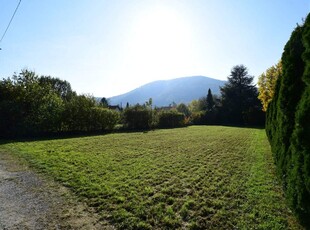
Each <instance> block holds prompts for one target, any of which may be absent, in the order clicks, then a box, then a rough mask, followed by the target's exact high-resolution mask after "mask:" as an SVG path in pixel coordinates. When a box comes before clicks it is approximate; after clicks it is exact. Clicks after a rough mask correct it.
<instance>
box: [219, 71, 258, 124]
mask: <svg viewBox="0 0 310 230" xmlns="http://www.w3.org/2000/svg"><path fill="white" fill-rule="evenodd" d="M253 78H254V77H253V76H250V75H248V70H247V68H246V67H245V66H244V65H237V66H234V67H233V68H232V70H231V74H230V77H228V82H227V83H226V84H225V85H224V86H223V87H221V96H222V107H221V113H222V115H223V121H222V122H224V123H229V124H235V125H244V124H248V125H259V124H260V123H263V121H255V123H254V124H251V123H248V122H249V121H251V119H249V116H250V114H249V112H250V111H255V112H257V113H260V110H261V105H260V102H259V100H258V98H257V96H258V91H257V88H256V87H255V85H253Z"/></svg>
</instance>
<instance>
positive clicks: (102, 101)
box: [99, 97, 109, 108]
mask: <svg viewBox="0 0 310 230" xmlns="http://www.w3.org/2000/svg"><path fill="white" fill-rule="evenodd" d="M99 105H100V106H101V107H103V108H108V106H109V101H108V99H106V98H105V97H103V98H101V99H100V102H99Z"/></svg>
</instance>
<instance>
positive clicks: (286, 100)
mask: <svg viewBox="0 0 310 230" xmlns="http://www.w3.org/2000/svg"><path fill="white" fill-rule="evenodd" d="M281 61H282V76H281V78H280V79H278V80H277V84H276V88H275V95H274V98H273V99H272V101H271V103H270V104H269V106H268V109H267V123H266V132H267V136H268V138H269V141H270V144H271V147H272V151H273V154H274V158H275V162H276V165H277V171H278V173H279V176H280V177H281V178H282V179H283V185H284V190H285V193H286V197H287V199H288V201H289V204H290V206H291V208H292V209H293V210H294V211H295V213H297V214H298V216H299V217H300V218H301V220H303V221H305V222H308V223H306V224H307V225H308V227H309V226H310V221H309V215H310V141H309V140H310V116H309V113H310V15H308V17H307V19H306V21H305V24H304V25H303V26H297V27H296V29H295V30H294V31H293V33H292V35H291V37H290V39H289V41H288V42H287V44H286V45H285V48H284V52H283V55H282V59H281Z"/></svg>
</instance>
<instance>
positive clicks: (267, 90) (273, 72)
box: [257, 61, 282, 112]
mask: <svg viewBox="0 0 310 230" xmlns="http://www.w3.org/2000/svg"><path fill="white" fill-rule="evenodd" d="M281 74H282V63H281V61H279V63H278V64H276V65H274V66H272V67H270V68H269V69H267V70H266V73H263V74H262V75H260V76H259V78H258V83H257V84H258V91H259V94H258V98H259V99H260V100H261V103H262V105H263V111H265V112H266V111H267V108H268V104H269V103H270V101H271V100H272V98H273V95H274V91H275V86H276V82H277V79H278V78H279V77H280V76H281Z"/></svg>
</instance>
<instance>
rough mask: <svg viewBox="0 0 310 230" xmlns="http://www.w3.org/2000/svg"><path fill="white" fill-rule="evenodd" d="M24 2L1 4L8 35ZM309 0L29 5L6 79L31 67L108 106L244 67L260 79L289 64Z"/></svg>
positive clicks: (3, 57) (47, 0) (7, 53)
mask: <svg viewBox="0 0 310 230" xmlns="http://www.w3.org/2000/svg"><path fill="white" fill-rule="evenodd" d="M18 2H19V0H0V33H1V36H2V33H3V32H4V30H5V28H6V26H7V24H8V22H9V20H10V17H11V16H12V14H13V12H14V9H15V7H16V5H17V4H18ZM309 11H310V1H309V0H234V1H232V0H89V1H86V0H44V1H42V0H22V1H21V4H20V7H19V9H18V11H17V13H16V15H15V18H14V20H13V22H12V24H11V26H10V28H9V30H8V32H7V34H6V36H5V37H4V39H3V41H2V42H1V43H0V47H1V48H2V50H1V51H0V77H1V78H3V77H9V76H12V75H13V73H14V72H19V71H20V70H21V69H23V68H28V69H30V70H34V71H35V72H36V73H38V74H40V75H41V74H42V75H50V76H53V77H59V78H61V79H65V80H67V81H69V82H70V83H71V85H72V88H73V89H74V90H76V91H77V92H78V93H87V94H92V95H94V96H105V97H110V96H114V95H118V94H121V93H125V92H127V91H129V90H132V89H134V88H136V87H138V86H141V85H142V84H145V83H148V82H151V81H154V80H163V79H172V78H177V77H183V76H192V75H204V76H208V77H212V78H216V79H222V80H226V79H227V76H228V75H229V73H230V70H231V68H232V67H233V66H234V65H237V64H244V65H245V66H247V67H248V69H249V73H250V74H251V75H254V76H255V77H256V79H257V77H258V76H259V75H260V74H261V73H262V72H264V71H265V70H266V69H267V68H268V67H270V66H272V65H273V64H275V63H277V62H278V60H279V59H280V58H281V54H282V52H283V47H284V45H285V43H286V42H287V40H288V39H289V37H290V34H291V32H292V31H293V29H294V28H295V27H296V23H301V22H302V18H305V17H306V15H307V13H308V12H309Z"/></svg>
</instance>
